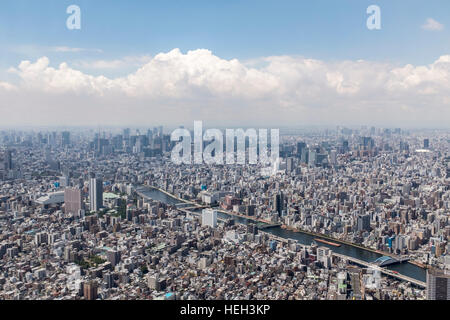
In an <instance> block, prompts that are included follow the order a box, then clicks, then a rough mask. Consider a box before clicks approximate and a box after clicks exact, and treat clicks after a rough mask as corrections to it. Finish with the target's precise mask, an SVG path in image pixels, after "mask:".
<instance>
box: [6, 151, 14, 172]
mask: <svg viewBox="0 0 450 320" xmlns="http://www.w3.org/2000/svg"><path fill="white" fill-rule="evenodd" d="M4 163H5V170H11V169H12V167H13V165H12V151H11V150H6V151H5V157H4Z"/></svg>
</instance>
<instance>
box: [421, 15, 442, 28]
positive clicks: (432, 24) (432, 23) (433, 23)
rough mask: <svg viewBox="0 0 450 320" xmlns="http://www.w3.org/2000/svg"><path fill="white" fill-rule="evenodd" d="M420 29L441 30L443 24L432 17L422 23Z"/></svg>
mask: <svg viewBox="0 0 450 320" xmlns="http://www.w3.org/2000/svg"><path fill="white" fill-rule="evenodd" d="M422 29H424V30H429V31H441V30H443V29H444V25H443V24H442V23H439V22H438V21H436V20H434V19H433V18H428V19H427V20H426V21H425V23H424V24H423V25H422Z"/></svg>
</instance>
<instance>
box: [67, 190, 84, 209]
mask: <svg viewBox="0 0 450 320" xmlns="http://www.w3.org/2000/svg"><path fill="white" fill-rule="evenodd" d="M64 203H65V205H66V213H72V214H78V212H79V211H80V210H81V205H82V202H81V190H80V189H78V188H66V189H65V190H64Z"/></svg>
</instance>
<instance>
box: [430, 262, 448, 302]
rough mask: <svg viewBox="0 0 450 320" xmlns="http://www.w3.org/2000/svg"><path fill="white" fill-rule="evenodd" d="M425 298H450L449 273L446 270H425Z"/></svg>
mask: <svg viewBox="0 0 450 320" xmlns="http://www.w3.org/2000/svg"><path fill="white" fill-rule="evenodd" d="M427 299H428V300H450V273H449V272H448V271H443V270H438V269H428V270H427Z"/></svg>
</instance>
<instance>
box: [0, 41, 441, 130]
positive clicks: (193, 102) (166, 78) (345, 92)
mask: <svg viewBox="0 0 450 320" xmlns="http://www.w3.org/2000/svg"><path fill="white" fill-rule="evenodd" d="M130 59H131V58H128V60H127V58H124V59H122V60H118V62H117V65H120V64H121V63H127V61H128V63H130V61H131V62H132V63H137V64H139V65H141V66H140V67H139V68H138V69H137V70H136V71H134V72H131V73H129V74H127V75H126V76H123V77H117V78H108V77H105V76H93V75H90V74H88V73H85V72H82V71H80V70H77V68H75V67H71V66H69V64H68V63H61V64H60V65H59V66H58V67H52V66H51V64H50V61H49V59H48V58H46V57H42V58H39V59H38V60H36V61H34V62H31V61H22V62H21V63H20V64H19V65H18V67H16V68H12V69H11V70H10V72H11V73H14V74H15V75H17V76H18V79H19V81H18V83H17V84H15V85H12V84H8V83H4V82H3V83H1V82H0V94H1V92H2V91H1V89H2V88H3V89H7V88H9V92H8V93H7V94H8V95H7V96H6V98H7V99H8V101H12V102H13V103H14V105H16V106H20V108H17V110H11V112H12V113H11V116H12V115H13V113H14V112H18V114H17V116H16V118H17V119H20V116H19V115H20V114H21V115H22V116H23V114H24V113H23V111H24V110H30V111H29V112H27V116H30V117H31V115H32V114H33V113H36V115H35V117H34V118H33V119H31V118H30V121H40V122H43V121H48V120H49V119H48V117H50V118H52V119H53V118H58V117H59V118H60V119H70V122H71V123H83V124H84V123H87V122H89V124H92V122H93V121H94V119H95V121H100V122H104V123H108V124H109V123H114V124H123V123H124V122H127V123H133V122H137V123H143V124H145V123H148V121H152V122H157V121H160V122H165V123H168V122H172V123H179V122H184V121H193V120H194V119H199V120H211V121H216V122H220V121H223V122H226V123H234V122H236V123H242V122H248V123H271V122H276V123H286V124H299V123H312V124H313V123H318V124H321V123H333V124H334V123H348V122H353V123H356V122H363V123H372V122H379V123H385V122H389V123H393V124H394V123H399V122H403V121H408V123H410V124H411V125H413V124H420V123H424V122H426V123H429V124H445V120H444V119H445V116H448V117H447V119H449V118H450V113H449V110H450V108H449V101H450V98H449V96H450V94H449V93H450V56H449V55H444V56H442V57H440V58H439V59H437V60H436V61H435V62H433V63H431V64H429V65H422V66H414V65H405V66H398V65H390V64H387V63H380V62H371V61H364V60H358V61H337V62H326V61H321V60H316V59H310V58H304V57H292V56H273V57H265V58H261V59H259V60H260V61H259V62H255V61H252V62H251V63H244V62H241V61H239V60H238V59H231V60H226V59H222V58H220V57H218V56H216V55H214V54H213V53H212V52H211V51H209V50H205V49H198V50H192V51H188V52H187V53H182V52H181V51H180V50H179V49H174V50H172V51H170V52H167V53H160V54H157V55H156V56H154V57H152V58H150V57H146V58H142V60H139V59H134V60H133V59H131V60H130ZM117 65H116V64H115V63H113V64H112V65H111V66H110V67H112V68H113V67H116V66H117ZM256 65H258V67H256ZM108 66H109V65H108V64H107V63H106V62H105V64H103V65H102V64H100V65H98V67H99V68H107V67H108ZM12 88H16V90H13V89H12ZM7 90H8V89H7ZM12 91H14V92H15V93H14V94H13V93H12ZM3 92H6V90H3ZM0 97H1V96H0ZM6 98H5V99H6ZM64 100H70V103H67V102H66V103H62V102H61V101H64ZM69 106H71V107H69ZM0 108H5V106H0ZM27 108H28V109H27ZM20 110H22V113H20V114H19V112H21V111H20ZM405 110H407V112H406V111H405ZM44 111H45V112H44ZM46 115H47V116H48V117H47V119H46ZM87 115H89V116H90V117H87ZM16 118H14V119H16ZM17 119H16V120H17ZM17 121H18V120H17ZM68 121H69V120H68ZM447 122H448V121H447ZM398 125H400V124H398Z"/></svg>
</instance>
